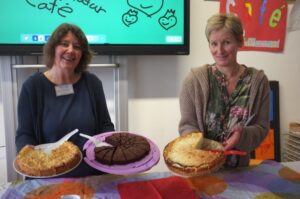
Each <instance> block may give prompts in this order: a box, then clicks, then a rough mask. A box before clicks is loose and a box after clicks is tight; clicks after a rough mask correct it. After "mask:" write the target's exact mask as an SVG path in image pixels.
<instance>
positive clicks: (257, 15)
mask: <svg viewBox="0 0 300 199" xmlns="http://www.w3.org/2000/svg"><path fill="white" fill-rule="evenodd" d="M287 10H288V6H287V2H286V1H285V0H260V1H258V0H220V13H235V14H237V15H239V16H240V18H241V19H242V22H243V25H244V46H243V47H242V48H241V50H256V51H272V52H282V51H283V47H284V40H285V33H286V19H287Z"/></svg>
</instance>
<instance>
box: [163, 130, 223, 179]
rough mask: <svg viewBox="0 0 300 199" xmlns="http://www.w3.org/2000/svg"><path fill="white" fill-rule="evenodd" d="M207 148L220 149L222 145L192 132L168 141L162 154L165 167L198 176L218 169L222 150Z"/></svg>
mask: <svg viewBox="0 0 300 199" xmlns="http://www.w3.org/2000/svg"><path fill="white" fill-rule="evenodd" d="M209 149H221V150H222V149H223V146H222V145H221V144H220V143H218V142H216V141H213V140H209V139H206V138H204V137H203V133H200V132H193V133H189V134H186V135H184V136H181V137H178V138H176V139H175V140H173V141H171V142H170V143H168V144H167V145H166V147H165V148H164V151H163V156H164V160H165V163H166V165H167V167H168V168H169V169H170V170H171V171H172V172H174V173H175V174H178V175H181V176H185V177H192V176H200V175H204V174H207V173H211V172H213V171H216V170H218V169H219V168H221V167H222V166H223V164H224V162H225V154H224V152H222V151H221V152H211V151H208V150H209Z"/></svg>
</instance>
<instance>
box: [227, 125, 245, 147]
mask: <svg viewBox="0 0 300 199" xmlns="http://www.w3.org/2000/svg"><path fill="white" fill-rule="evenodd" d="M241 133H242V127H235V128H233V129H232V132H231V133H230V136H229V137H228V139H226V140H225V141H224V142H223V146H224V149H225V150H230V149H233V148H234V147H235V146H236V145H237V143H238V142H239V140H240V137H241Z"/></svg>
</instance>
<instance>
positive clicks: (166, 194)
mask: <svg viewBox="0 0 300 199" xmlns="http://www.w3.org/2000/svg"><path fill="white" fill-rule="evenodd" d="M118 191H119V193H120V196H121V198H122V199H141V198H143V199H187V198H188V199H199V197H198V196H197V195H196V194H195V192H194V191H193V190H192V188H191V187H189V185H188V184H187V182H186V181H185V180H184V179H183V178H180V177H177V176H172V177H168V178H161V179H154V180H148V181H138V182H128V183H123V184H119V185H118Z"/></svg>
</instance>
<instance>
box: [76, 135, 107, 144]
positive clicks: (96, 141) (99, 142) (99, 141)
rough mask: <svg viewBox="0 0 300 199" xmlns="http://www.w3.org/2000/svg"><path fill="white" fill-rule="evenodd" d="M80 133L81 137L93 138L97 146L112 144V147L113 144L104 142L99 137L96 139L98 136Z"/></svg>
mask: <svg viewBox="0 0 300 199" xmlns="http://www.w3.org/2000/svg"><path fill="white" fill-rule="evenodd" d="M79 135H80V136H81V137H85V138H87V139H89V140H91V141H92V142H93V143H94V145H95V146H96V147H101V146H110V147H112V145H111V144H108V143H106V142H102V141H101V140H98V139H96V138H94V137H92V136H89V135H86V134H83V133H79Z"/></svg>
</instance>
